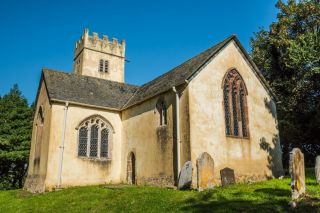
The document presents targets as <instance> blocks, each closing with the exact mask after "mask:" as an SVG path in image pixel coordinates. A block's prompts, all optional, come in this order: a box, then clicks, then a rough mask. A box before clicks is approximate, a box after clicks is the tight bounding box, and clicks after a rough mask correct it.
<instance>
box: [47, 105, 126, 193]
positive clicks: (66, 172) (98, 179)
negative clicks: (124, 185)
mask: <svg viewBox="0 0 320 213" xmlns="http://www.w3.org/2000/svg"><path fill="white" fill-rule="evenodd" d="M92 115H100V116H102V117H104V118H105V119H106V120H107V121H108V122H109V123H110V124H111V125H112V127H113V129H114V133H113V138H112V155H111V160H103V161H102V160H99V159H93V158H85V157H78V130H77V129H76V128H77V127H78V125H79V124H80V123H81V122H82V121H83V120H84V119H86V118H88V117H89V116H92ZM63 121H64V105H62V104H53V105H52V122H51V128H50V131H51V132H52V134H51V135H50V147H49V156H48V158H49V161H48V171H47V178H46V182H45V185H46V189H47V190H51V189H53V188H55V187H56V186H57V183H58V168H59V152H60V149H59V146H60V144H61V140H62V128H63ZM121 131H122V124H121V117H120V114H119V113H118V112H112V111H108V110H101V109H92V108H87V107H81V106H76V105H69V107H68V113H67V121H66V134H65V145H64V154H63V164H62V174H61V187H68V186H79V185H94V184H105V183H120V168H121V167H120V166H121V164H120V160H121Z"/></svg>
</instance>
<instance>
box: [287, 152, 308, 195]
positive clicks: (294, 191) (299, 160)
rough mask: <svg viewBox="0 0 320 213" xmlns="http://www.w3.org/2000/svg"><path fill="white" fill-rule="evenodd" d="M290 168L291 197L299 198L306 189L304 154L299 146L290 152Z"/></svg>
mask: <svg viewBox="0 0 320 213" xmlns="http://www.w3.org/2000/svg"><path fill="white" fill-rule="evenodd" d="M289 170H290V176H291V197H292V199H297V198H299V197H300V195H302V194H304V193H305V191H306V185H305V171H304V156H303V153H302V152H301V151H300V149H298V148H294V149H293V150H292V151H291V152H290V161H289Z"/></svg>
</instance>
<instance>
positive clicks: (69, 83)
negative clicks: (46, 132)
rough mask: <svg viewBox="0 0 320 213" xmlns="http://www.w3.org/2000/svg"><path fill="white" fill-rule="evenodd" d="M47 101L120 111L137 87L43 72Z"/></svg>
mask: <svg viewBox="0 0 320 213" xmlns="http://www.w3.org/2000/svg"><path fill="white" fill-rule="evenodd" d="M43 78H44V81H45V84H46V88H47V91H48V95H49V99H50V100H51V101H53V100H59V101H70V102H77V103H82V104H87V105H93V106H100V107H107V108H111V109H116V110H120V109H121V108H122V106H123V105H124V104H125V103H126V102H127V101H128V100H129V99H130V97H132V96H133V94H134V93H135V92H136V90H137V89H138V86H133V85H129V84H124V83H119V82H115V81H108V80H104V79H99V78H94V77H89V76H81V75H77V74H69V73H64V72H58V71H53V70H49V69H44V70H43Z"/></svg>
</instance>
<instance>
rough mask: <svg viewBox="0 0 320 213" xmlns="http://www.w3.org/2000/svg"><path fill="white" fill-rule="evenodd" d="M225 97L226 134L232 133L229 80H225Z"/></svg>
mask: <svg viewBox="0 0 320 213" xmlns="http://www.w3.org/2000/svg"><path fill="white" fill-rule="evenodd" d="M223 99H224V112H225V121H226V134H227V135H230V134H231V131H230V130H231V128H230V111H229V89H228V82H225V84H224V89H223Z"/></svg>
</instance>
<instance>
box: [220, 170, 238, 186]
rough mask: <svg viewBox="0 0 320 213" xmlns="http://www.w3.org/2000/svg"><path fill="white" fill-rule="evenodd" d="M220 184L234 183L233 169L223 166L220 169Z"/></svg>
mask: <svg viewBox="0 0 320 213" xmlns="http://www.w3.org/2000/svg"><path fill="white" fill-rule="evenodd" d="M220 176H221V184H222V186H227V185H231V184H235V183H236V181H235V177H234V170H233V169H230V168H224V169H221V170H220Z"/></svg>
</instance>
